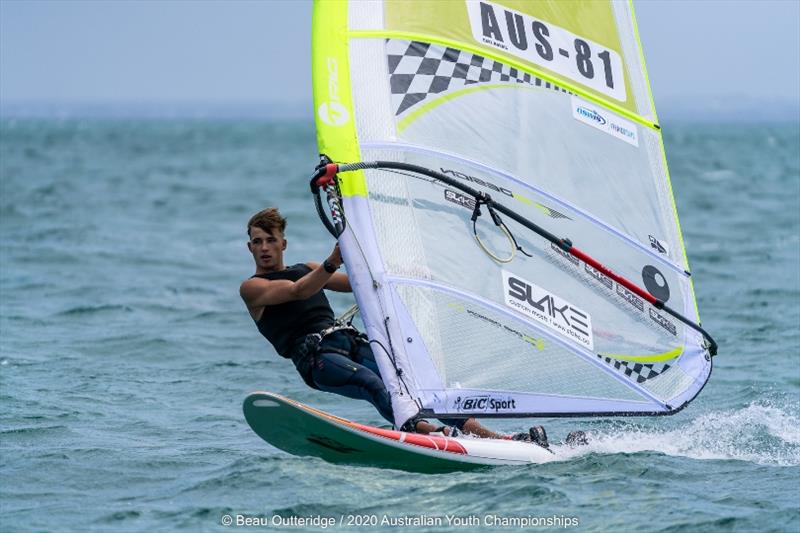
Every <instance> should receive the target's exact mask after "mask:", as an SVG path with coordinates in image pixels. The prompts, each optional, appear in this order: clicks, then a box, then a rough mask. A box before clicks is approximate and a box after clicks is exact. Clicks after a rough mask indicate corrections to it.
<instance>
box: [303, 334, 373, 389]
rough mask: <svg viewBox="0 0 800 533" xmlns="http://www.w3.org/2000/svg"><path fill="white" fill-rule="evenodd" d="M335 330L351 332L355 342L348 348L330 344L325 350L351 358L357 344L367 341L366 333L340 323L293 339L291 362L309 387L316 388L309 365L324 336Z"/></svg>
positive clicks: (311, 363)
mask: <svg viewBox="0 0 800 533" xmlns="http://www.w3.org/2000/svg"><path fill="white" fill-rule="evenodd" d="M337 331H344V332H347V333H349V334H351V335H352V336H353V338H354V339H355V342H354V343H353V344H352V346H351V347H350V350H343V349H341V348H336V347H333V346H331V347H328V348H326V351H331V352H334V353H338V354H340V355H343V356H345V357H347V358H350V359H352V355H353V353H354V352H356V351H357V350H358V349H359V347H360V346H359V344H368V343H369V341H368V340H367V337H366V335H364V334H363V333H361V332H359V331H358V330H357V329H356V328H354V327H353V326H351V325H349V324H341V323H337V324H334V325H332V326H329V327H327V328H325V329H323V330H322V331H320V332H319V333H309V334H308V335H306V336H304V337H300V338H299V339H298V340H297V341H295V344H294V347H293V348H292V362H293V363H294V366H295V368H297V370H298V372H300V375H301V376H302V378H303V381H305V382H306V384H307V385H309V386H310V387H313V388H315V389H316V388H317V387H316V386H315V385H314V382H313V380H312V379H311V367H312V366H313V364H314V362H315V361H314V359H315V357H316V355H317V353H319V346H320V344H321V343H322V341H323V340H324V339H325V337H327V336H329V335H331V334H333V333H336V332H337Z"/></svg>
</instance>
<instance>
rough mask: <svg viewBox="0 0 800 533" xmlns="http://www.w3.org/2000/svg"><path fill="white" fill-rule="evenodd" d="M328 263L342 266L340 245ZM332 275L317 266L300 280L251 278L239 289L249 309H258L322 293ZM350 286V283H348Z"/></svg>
mask: <svg viewBox="0 0 800 533" xmlns="http://www.w3.org/2000/svg"><path fill="white" fill-rule="evenodd" d="M328 261H329V262H330V263H333V264H334V265H335V266H336V267H339V266H341V264H342V255H341V253H340V252H339V245H338V244H337V245H336V246H335V247H334V248H333V252H331V255H330V256H329V257H328ZM331 276H332V275H331V274H330V273H329V272H327V271H326V270H325V268H324V267H323V266H322V265H317V267H316V268H314V269H313V270H312V271H311V272H309V273H308V274H306V275H305V276H303V277H302V278H300V279H298V280H297V281H291V280H288V279H275V280H268V279H264V278H250V279H248V280H245V281H244V282H243V283H242V285H241V287H239V295H240V296H241V297H242V300H244V303H245V304H246V305H247V308H248V309H251V310H252V309H257V308H259V307H264V306H265V305H278V304H282V303H286V302H291V301H294V300H305V299H307V298H310V297H311V296H313V295H314V294H316V293H317V292H319V291H321V290H322V288H323V287H325V284H326V283H328V282H329V281H330V278H331ZM348 285H349V283H348Z"/></svg>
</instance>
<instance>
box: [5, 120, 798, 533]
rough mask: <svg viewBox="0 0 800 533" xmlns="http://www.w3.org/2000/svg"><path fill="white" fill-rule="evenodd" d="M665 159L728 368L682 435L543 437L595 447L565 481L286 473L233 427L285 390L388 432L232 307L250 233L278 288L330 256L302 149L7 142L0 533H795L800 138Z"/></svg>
mask: <svg viewBox="0 0 800 533" xmlns="http://www.w3.org/2000/svg"><path fill="white" fill-rule="evenodd" d="M665 144H666V148H667V156H668V159H669V162H670V168H671V175H672V182H673V188H674V193H675V196H676V199H677V205H678V210H679V213H680V216H681V223H682V226H683V230H684V236H685V240H686V246H687V249H688V255H689V261H690V264H691V266H692V270H693V275H694V280H695V284H696V291H697V297H698V301H699V308H700V312H701V316H702V317H703V324H704V326H705V327H706V329H708V330H709V331H710V332H712V333H713V335H714V336H715V338H716V339H717V340H718V342H719V344H720V350H719V355H718V356H717V357H716V359H715V367H714V372H713V375H712V376H711V380H710V381H709V383H708V385H707V386H706V388H705V389H704V390H703V392H702V393H701V394H700V396H699V397H698V398H697V399H696V400H695V401H694V402H693V403H692V404H691V405H689V406H688V407H687V408H686V409H685V410H683V411H682V412H680V413H679V414H677V415H675V416H672V417H661V418H655V419H651V418H627V419H585V420H582V419H578V420H559V419H554V420H545V421H543V423H544V424H545V425H546V427H547V428H548V430H549V433H550V435H551V438H553V439H558V438H562V437H563V436H564V434H565V433H566V432H567V431H568V430H570V429H572V428H575V427H581V428H584V429H586V430H587V431H588V432H589V434H590V436H591V438H592V444H591V445H589V446H588V447H586V448H585V449H583V450H580V451H579V452H575V453H573V454H571V455H570V456H568V457H567V458H566V459H565V460H564V461H560V462H554V463H550V464H545V465H539V466H535V465H534V466H530V467H498V468H491V469H487V470H483V471H478V472H470V473H450V474H441V475H420V474H412V473H406V472H399V471H392V470H381V469H375V468H355V467H348V466H335V465H331V464H327V463H324V462H322V461H320V460H316V459H309V458H300V457H293V456H290V455H288V454H286V453H283V452H280V451H278V450H276V449H274V448H272V447H271V446H269V445H267V444H266V443H265V442H263V441H261V440H260V439H259V438H258V437H257V436H256V435H255V434H254V433H253V432H252V431H251V430H250V429H249V427H248V426H247V424H246V423H245V421H244V418H243V416H242V411H241V403H242V400H243V398H244V397H245V396H246V395H247V394H248V393H249V392H250V391H253V390H270V391H274V392H278V393H282V394H284V395H287V396H289V397H292V398H295V399H298V400H300V401H303V402H305V403H308V404H311V405H314V406H317V407H319V408H322V409H325V410H327V411H329V412H333V413H335V414H338V415H341V416H345V417H348V418H351V419H355V420H358V421H362V422H366V423H376V424H381V423H382V420H381V419H380V418H379V417H378V415H377V414H376V413H375V412H374V410H373V409H372V408H371V407H370V406H369V405H368V404H366V403H363V402H356V401H353V400H346V399H343V398H340V397H337V396H334V395H330V394H324V393H321V392H316V391H312V390H310V389H308V388H306V387H305V385H303V384H302V382H301V381H300V380H299V379H298V377H297V375H296V374H295V371H294V369H293V368H292V365H291V364H289V363H288V362H287V361H285V360H283V359H281V358H279V357H278V356H277V355H276V354H275V352H274V351H273V350H272V348H271V347H269V346H268V345H267V344H266V342H265V341H264V340H263V338H261V337H260V336H259V335H258V334H257V332H256V330H255V328H254V326H253V324H252V322H251V321H250V319H249V317H248V315H247V313H246V312H245V309H244V307H243V305H242V303H241V302H240V300H239V296H238V286H239V283H240V282H241V281H242V280H243V279H244V278H245V277H247V276H249V275H250V274H251V271H252V266H251V261H252V260H251V258H250V256H249V255H248V253H247V250H246V248H245V240H246V235H245V224H246V221H247V219H248V217H249V216H250V215H251V214H252V213H253V212H255V211H256V210H258V209H260V208H262V207H265V206H268V205H278V206H280V207H281V209H282V211H283V213H284V214H285V215H287V216H288V219H289V226H288V238H289V248H288V250H287V261H288V262H295V261H306V260H321V259H323V258H324V257H325V256H326V254H327V253H328V252H329V250H330V248H331V246H332V239H331V238H330V236H329V235H328V234H327V233H326V232H325V230H324V229H323V227H322V225H321V224H320V222H319V220H318V218H317V216H316V214H315V212H314V209H313V206H312V203H311V199H310V195H309V193H308V185H307V179H308V176H309V171H310V170H311V169H312V168H313V166H314V164H315V161H316V151H315V148H316V147H315V139H314V131H313V127H312V126H311V125H310V124H306V123H299V122H281V123H270V122H257V121H199V120H143V121H136V120H78V119H71V120H61V121H59V120H33V119H27V120H14V119H9V118H6V119H3V120H2V122H0V183H1V186H2V189H1V191H0V192H1V193H2V194H1V195H0V267H1V269H0V274H1V276H0V280H1V281H0V290H1V291H2V292H1V293H0V405H1V406H2V409H0V452H1V453H0V529H2V530H3V531H15V532H17V531H40V530H49V531H170V530H189V531H224V530H230V529H233V528H236V527H235V525H234V526H230V527H226V526H224V525H221V520H222V517H223V515H231V516H233V517H235V516H236V515H243V516H244V515H246V516H248V517H251V518H256V519H260V520H263V521H265V522H266V524H267V525H264V526H253V527H249V528H246V529H261V530H298V529H307V530H321V529H322V528H321V527H320V525H318V524H319V522H316V523H312V524H311V525H306V526H302V527H298V526H295V525H293V523H292V520H293V519H296V518H306V519H312V518H314V517H322V518H333V519H335V521H336V522H337V525H335V526H332V527H329V528H328V529H342V530H346V529H353V530H355V529H358V528H355V527H351V528H348V527H342V526H339V525H338V521H339V520H340V517H342V516H344V517H345V519H346V520H347V517H348V515H352V516H365V517H366V518H361V519H356V520H353V519H349V520H350V521H351V522H352V523H362V524H364V523H365V520H366V523H367V524H370V523H371V522H373V521H374V520H375V519H377V520H378V524H379V525H378V527H382V528H383V529H386V530H398V531H399V530H412V529H413V530H414V531H440V530H445V529H448V521H447V517H448V516H449V517H456V518H457V519H458V520H460V522H458V523H459V524H461V525H460V526H456V525H453V526H452V527H450V528H449V529H453V530H463V531H473V530H480V529H483V530H502V529H504V527H503V526H506V525H507V526H508V527H507V528H506V529H507V530H529V529H530V530H542V529H543V528H537V527H534V522H533V520H530V521H529V522H528V525H527V527H518V526H519V522H517V523H509V522H504V520H505V519H508V518H513V517H522V518H526V517H527V518H537V519H538V518H547V517H550V518H551V520H552V521H551V522H550V523H551V524H553V523H554V524H555V525H556V527H555V528H554V529H564V528H563V527H562V528H559V527H558V525H559V524H562V523H564V522H566V519H568V518H569V519H572V518H577V520H578V521H579V526H578V528H577V529H578V530H585V531H634V530H640V531H798V529H799V528H800V508H799V506H800V503H799V502H800V266H799V264H800V155H799V154H800V133H799V132H798V125H797V124H791V123H789V124H726V125H708V124H703V125H701V124H686V123H684V124H673V125H670V124H666V125H665ZM333 301H334V304H335V307H336V308H337V310H338V311H341V310H344V309H345V308H346V307H347V306H348V305H349V300H348V297H347V296H344V295H336V296H335V297H334V299H333ZM528 424H530V421H524V420H516V421H514V420H506V421H500V422H493V423H492V426H493V427H496V428H499V429H502V430H507V431H511V430H520V429H523V428H524V427H525V426H526V425H528ZM276 517H277V518H276ZM373 517H375V518H373ZM473 517H475V518H473ZM492 517H497V518H492ZM385 520H388V521H389V523H384V524H383V525H382V526H381V525H380V523H381V522H384V521H385ZM415 520H418V522H415ZM475 520H478V522H475ZM403 521H405V522H403ZM437 521H438V522H441V523H442V525H441V526H439V525H437V524H438V522H437ZM559 521H561V522H559ZM570 522H571V520H570ZM538 523H539V524H542V523H546V522H538ZM454 524H455V523H454ZM515 524H516V525H515ZM363 528H364V529H371V528H368V527H366V526H364V527H363ZM236 529H240V528H236Z"/></svg>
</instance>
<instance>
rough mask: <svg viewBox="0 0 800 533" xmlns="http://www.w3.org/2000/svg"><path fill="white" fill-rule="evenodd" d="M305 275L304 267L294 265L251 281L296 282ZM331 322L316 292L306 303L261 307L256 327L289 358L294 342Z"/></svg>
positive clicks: (326, 305)
mask: <svg viewBox="0 0 800 533" xmlns="http://www.w3.org/2000/svg"><path fill="white" fill-rule="evenodd" d="M309 272H311V269H310V268H309V267H308V266H307V265H304V264H302V263H298V264H296V265H292V266H290V267H289V268H287V269H286V270H281V271H279V272H267V273H266V274H256V275H255V276H253V277H254V278H264V279H268V280H276V279H288V280H290V281H297V280H299V279H300V278H302V277H303V276H305V275H306V274H308V273H309ZM333 320H334V316H333V309H331V304H330V303H328V298H326V297H325V293H324V292H323V291H322V290H320V291H319V292H318V293H316V294H314V295H312V296H311V297H310V298H308V299H306V300H294V301H291V302H286V303H282V304H278V305H267V306H264V312H263V313H262V314H261V318H260V319H258V321H256V326H258V331H260V332H261V334H262V335H264V337H266V339H267V340H268V341H269V342H271V343H272V345H273V346H274V347H275V350H277V352H278V353H279V354H280V355H281V356H283V357H286V358H290V357H291V350H292V345H293V344H294V342H295V341H296V340H297V339H299V338H301V337H304V336H306V335H308V334H310V333H318V332H320V331H322V330H323V329H325V328H327V327H329V326H332V325H333Z"/></svg>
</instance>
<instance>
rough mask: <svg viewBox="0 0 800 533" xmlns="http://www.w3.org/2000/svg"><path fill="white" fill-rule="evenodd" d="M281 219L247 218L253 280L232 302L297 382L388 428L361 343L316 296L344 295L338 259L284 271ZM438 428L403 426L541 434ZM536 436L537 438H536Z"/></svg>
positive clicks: (475, 427)
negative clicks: (358, 408)
mask: <svg viewBox="0 0 800 533" xmlns="http://www.w3.org/2000/svg"><path fill="white" fill-rule="evenodd" d="M285 230H286V219H285V218H284V217H282V216H281V214H280V212H279V211H278V209H276V208H267V209H264V210H263V211H260V212H258V213H256V214H255V215H253V217H252V218H251V219H250V221H249V222H248V223H247V234H248V236H249V240H248V242H247V248H248V249H249V250H250V253H251V254H252V255H253V260H254V261H255V264H256V272H255V274H254V275H253V276H252V277H250V278H249V279H247V280H245V281H244V282H243V283H242V285H241V288H240V291H239V293H240V295H241V297H242V299H243V300H244V302H245V304H246V305H247V309H248V311H249V312H250V316H251V317H252V318H253V320H254V321H255V323H256V326H257V327H258V330H259V332H261V334H262V335H263V336H264V337H265V338H266V339H267V340H268V341H269V342H270V343H272V345H273V346H274V347H275V349H276V351H277V352H278V354H280V355H281V356H283V357H285V358H287V359H291V360H292V362H293V363H294V365H295V367H296V368H297V370H298V372H299V373H300V376H301V377H302V378H303V381H305V382H306V384H308V385H309V386H310V387H312V388H315V389H318V390H322V391H326V392H332V393H335V394H340V395H342V396H346V397H348V398H355V399H362V400H367V401H369V402H370V403H372V405H374V406H375V408H376V409H377V410H378V412H379V413H380V414H381V416H383V417H384V418H385V419H386V420H388V421H389V422H393V420H394V419H393V416H392V406H391V401H390V398H389V393H388V391H387V390H386V387H385V385H384V384H383V381H382V380H381V378H380V371H379V369H378V366H377V364H376V362H375V358H374V356H373V354H372V349H371V347H370V345H369V342H368V341H367V339H366V337H365V336H364V335H362V334H360V333H359V332H358V331H356V330H355V329H354V328H352V327H340V326H337V325H336V324H335V321H334V314H333V310H332V309H331V306H330V304H329V303H328V299H327V297H326V296H325V293H324V291H323V289H328V290H332V291H337V292H352V289H351V287H350V281H349V280H348V278H347V274H345V273H342V272H337V270H338V269H339V267H341V265H342V256H341V253H340V252H339V245H338V244H337V245H336V246H335V247H334V248H333V251H332V252H331V254H330V255H329V256H328V258H327V259H325V260H324V261H323V262H322V263H321V264H320V263H315V262H306V263H297V264H295V265H291V266H288V267H287V266H286V265H285V264H284V258H283V253H284V251H285V250H286V245H287V241H286V238H285V237H284V232H285ZM441 422H442V423H444V424H445V425H444V426H436V425H434V424H431V423H430V422H428V421H427V420H424V419H420V418H414V419H411V420H410V421H409V422H407V423H406V425H405V426H403V428H402V429H404V430H407V431H416V432H419V433H432V432H442V433H444V434H445V435H453V434H455V433H456V432H457V431H462V432H464V433H470V434H473V435H476V436H479V437H484V438H497V439H502V438H513V439H515V440H526V441H528V440H534V441H536V442H539V443H540V444H545V445H546V437H544V439H545V440H544V442H541V438H537V436H540V435H541V436H544V430H543V429H541V426H537V427H536V428H531V431H530V432H528V433H520V434H517V435H514V436H513V437H507V436H504V435H500V434H498V433H495V432H493V431H491V430H489V429H487V428H485V427H483V426H482V425H481V424H480V423H478V421H477V420H475V419H474V418H469V419H466V420H464V419H443V420H441ZM540 429H541V431H539V430H540Z"/></svg>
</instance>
